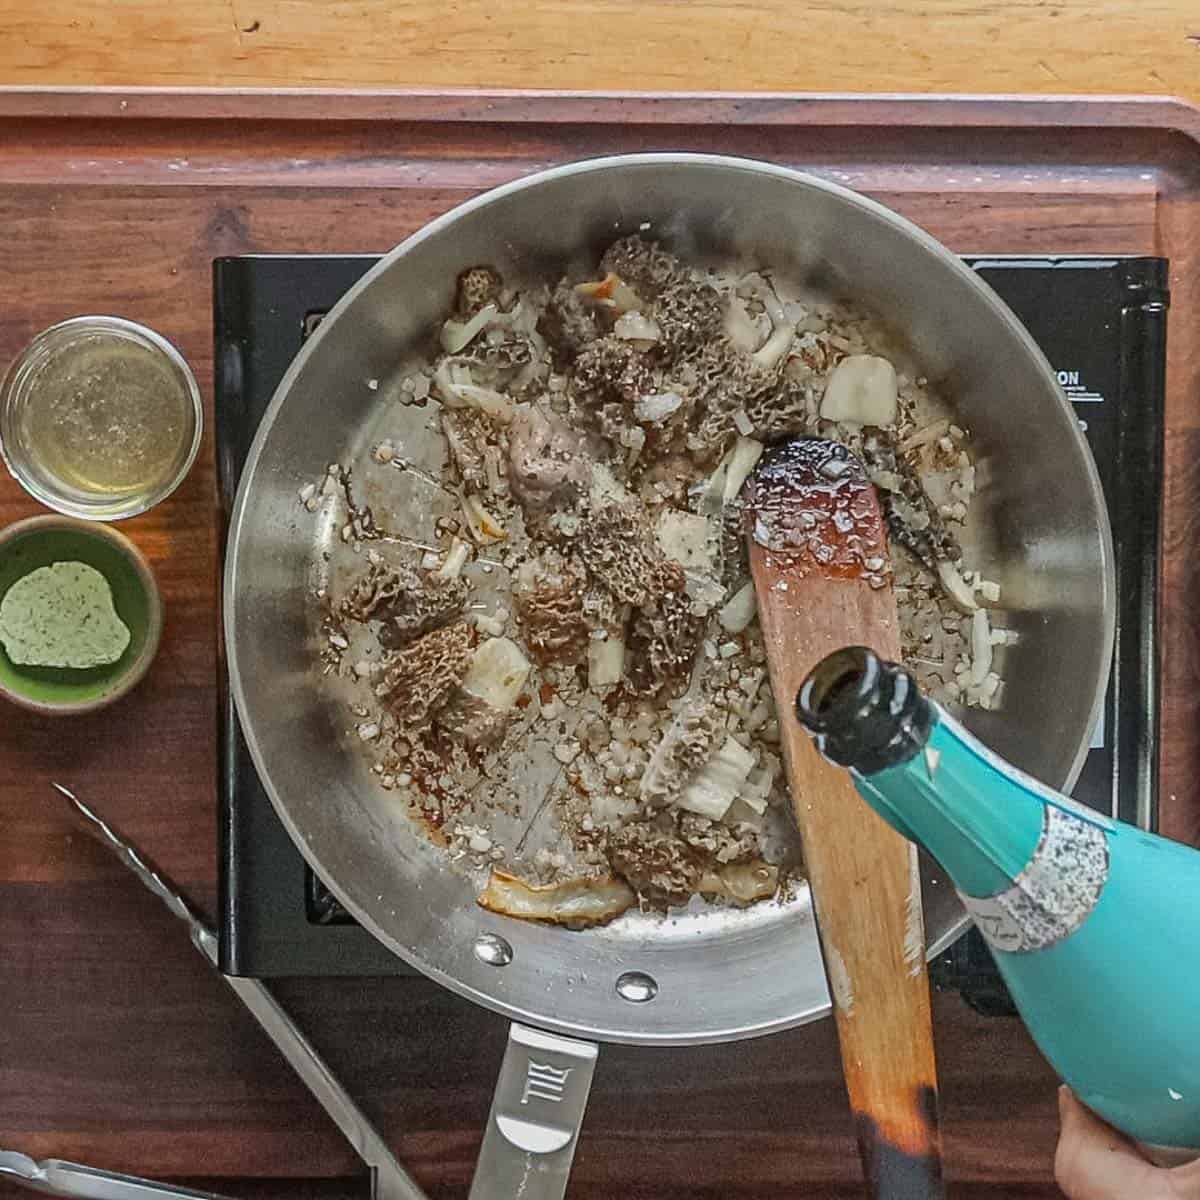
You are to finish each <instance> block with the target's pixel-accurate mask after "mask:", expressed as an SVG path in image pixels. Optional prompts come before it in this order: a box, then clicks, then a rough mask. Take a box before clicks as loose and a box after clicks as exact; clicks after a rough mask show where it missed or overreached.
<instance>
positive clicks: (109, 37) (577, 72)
mask: <svg viewBox="0 0 1200 1200" xmlns="http://www.w3.org/2000/svg"><path fill="white" fill-rule="evenodd" d="M0 29H3V30H4V31H5V36H4V38H3V39H2V41H0V82H4V83H25V84H30V83H37V84H42V83H46V84H101V83H104V84H124V85H128V84H166V85H171V86H181V85H191V84H196V85H208V86H231V85H244V86H286V85H291V86H324V87H331V86H337V87H350V86H386V87H398V86H414V85H419V86H438V87H457V86H462V87H490V86H501V87H520V88H527V87H545V88H564V89H570V90H580V89H583V90H595V89H606V90H612V89H652V90H677V89H685V90H687V89H696V90H703V91H712V90H732V91H743V90H744V91H769V90H778V91H789V92H794V91H822V92H831V91H846V92H912V91H942V92H973V93H978V92H1039V93H1069V92H1080V93H1083V92H1088V93H1098V92H1104V93H1116V92H1132V93H1158V94H1175V95H1179V96H1185V97H1187V96H1191V97H1197V96H1200V11H1198V10H1197V7H1196V4H1195V2H1194V0H894V2H891V3H881V4H870V3H865V2H864V0H827V2H824V3H820V4H805V3H792V2H789V0H689V2H687V3H684V2H681V0H556V2H553V3H545V2H542V3H523V2H521V0H501V2H497V0H406V2H404V3H397V2H396V0H338V2H337V3H328V2H327V0H176V2H174V3H171V2H168V0H45V2H43V3H37V2H36V0H0Z"/></svg>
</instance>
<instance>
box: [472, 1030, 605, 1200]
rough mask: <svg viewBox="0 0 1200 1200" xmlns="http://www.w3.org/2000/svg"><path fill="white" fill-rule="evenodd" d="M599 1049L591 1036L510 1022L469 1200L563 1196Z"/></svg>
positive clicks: (541, 1199) (547, 1199)
mask: <svg viewBox="0 0 1200 1200" xmlns="http://www.w3.org/2000/svg"><path fill="white" fill-rule="evenodd" d="M599 1053H600V1047H599V1046H597V1045H596V1044H595V1042H583V1041H579V1040H578V1039H576V1038H565V1037H558V1036H556V1035H553V1034H549V1033H542V1032H541V1030H538V1029H530V1028H529V1027H528V1026H526V1025H518V1024H517V1023H516V1022H515V1021H514V1022H513V1023H512V1024H511V1025H510V1026H509V1027H508V1046H507V1048H506V1049H505V1051H504V1062H503V1063H502V1064H501V1065H500V1077H499V1078H498V1079H497V1080H496V1092H495V1095H494V1096H493V1097H492V1111H491V1112H490V1113H489V1114H488V1123H487V1129H486V1131H485V1132H484V1135H483V1145H482V1147H481V1148H480V1151H479V1161H478V1162H477V1163H476V1164H475V1178H474V1180H473V1181H472V1183H471V1194H470V1200H513V1197H516V1196H520V1197H521V1200H561V1198H562V1196H564V1195H565V1194H566V1190H567V1179H568V1178H569V1177H570V1174H571V1160H572V1159H573V1158H574V1157H575V1146H576V1144H577V1143H578V1141H579V1127H580V1125H581V1124H582V1123H583V1113H584V1109H585V1108H587V1101H588V1093H589V1092H590V1091H591V1088H592V1072H593V1071H594V1070H595V1067H596V1056H597V1055H598V1054H599Z"/></svg>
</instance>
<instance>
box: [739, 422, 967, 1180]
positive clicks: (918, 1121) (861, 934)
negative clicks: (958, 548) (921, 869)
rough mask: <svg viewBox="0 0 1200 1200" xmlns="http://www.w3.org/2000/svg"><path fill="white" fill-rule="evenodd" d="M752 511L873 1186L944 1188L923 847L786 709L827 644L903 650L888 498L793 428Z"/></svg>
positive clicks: (827, 952)
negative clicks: (870, 800) (870, 801)
mask: <svg viewBox="0 0 1200 1200" xmlns="http://www.w3.org/2000/svg"><path fill="white" fill-rule="evenodd" d="M747 520H748V531H749V539H750V565H751V569H752V571H753V575H754V585H755V589H756V591H757V594H758V612H759V619H760V621H761V622H762V629H763V635H764V637H765V639H766V645H767V661H768V665H769V667H770V673H771V686H772V689H773V690H774V693H775V697H776V700H777V702H778V704H779V709H780V711H779V723H780V733H781V737H782V740H783V749H784V757H785V760H786V763H787V771H788V779H789V782H790V784H791V792H792V806H793V809H794V810H795V814H796V821H797V824H798V825H799V827H800V834H801V837H802V838H803V841H804V859H805V863H806V866H807V871H808V878H809V882H810V885H811V887H812V894H813V902H814V905H815V908H816V914H817V924H818V927H819V929H820V934H821V947H822V951H823V953H824V956H825V968H826V973H827V975H828V977H829V984H830V991H831V993H832V995H833V1008H834V1014H835V1016H836V1019H837V1028H838V1037H839V1040H840V1042H841V1050H842V1064H843V1067H844V1069H845V1075H846V1088H847V1091H848V1092H849V1093H850V1105H851V1108H852V1109H853V1111H854V1116H855V1121H856V1124H857V1133H858V1144H859V1150H860V1153H861V1154H862V1160H863V1170H864V1172H865V1174H866V1179H867V1186H868V1192H869V1194H870V1195H871V1196H872V1197H876V1198H878V1200H927V1198H929V1197H941V1196H943V1195H944V1191H943V1186H942V1167H941V1139H940V1136H939V1133H938V1117H937V1072H936V1066H935V1063H934V1054H933V1031H932V1025H931V1021H930V1011H929V985H928V981H927V979H926V973H925V934H924V925H923V922H922V917H921V885H920V880H919V877H918V873H917V852H916V848H915V847H914V846H912V845H911V844H910V843H908V842H907V841H905V840H904V839H903V838H902V837H901V836H900V835H899V834H897V833H896V832H894V831H893V830H892V829H891V828H889V827H888V826H887V825H886V824H885V823H884V821H883V820H882V819H881V818H880V817H878V816H877V815H876V814H875V813H874V812H873V811H872V810H871V809H870V808H869V807H868V806H867V805H866V804H865V803H864V802H863V801H862V799H861V798H860V797H859V796H858V794H857V792H856V791H855V789H854V784H853V782H852V781H851V779H850V776H849V774H847V772H845V771H843V770H841V769H840V768H838V767H834V766H832V765H831V764H829V763H828V762H826V761H825V760H824V759H823V758H822V757H821V756H820V754H819V753H818V752H817V750H816V748H815V747H814V746H813V744H812V742H811V740H810V739H809V737H808V735H807V734H806V733H805V732H804V730H803V729H802V728H801V726H800V724H799V722H798V721H796V720H792V719H790V706H791V705H792V703H793V701H794V698H795V696H796V693H797V691H798V690H799V688H800V684H801V683H802V682H803V680H804V678H805V676H806V675H807V674H808V672H809V671H810V670H811V669H812V668H813V667H814V666H816V664H817V663H818V662H819V661H820V660H821V659H822V658H824V657H825V656H826V655H827V654H829V653H830V651H832V650H837V649H840V648H841V647H843V646H850V645H864V646H869V647H870V648H871V649H872V650H874V651H876V653H878V654H879V655H881V656H882V657H883V658H884V659H885V660H887V661H892V662H896V661H899V659H900V634H899V628H898V625H897V616H896V600H895V597H894V596H893V595H892V588H891V583H890V577H889V563H888V555H887V541H886V536H885V533H884V525H883V518H882V515H881V513H880V510H879V499H878V497H877V495H876V493H875V489H874V487H873V486H872V485H871V484H870V482H869V481H868V480H867V478H866V474H865V472H864V470H863V466H862V464H861V463H860V462H859V461H858V459H856V458H855V457H854V456H853V455H852V454H851V453H850V452H849V451H848V450H847V449H846V448H845V447H843V446H840V445H838V444H837V443H835V442H828V441H823V440H820V439H816V438H797V439H795V440H793V441H789V442H786V443H783V444H781V445H779V446H776V447H773V448H771V449H769V450H768V451H767V452H766V453H765V454H764V455H763V458H762V461H761V462H760V464H759V467H758V470H757V471H756V473H755V475H754V477H753V479H752V480H751V481H750V483H749V484H748V485H747ZM785 706H786V708H785Z"/></svg>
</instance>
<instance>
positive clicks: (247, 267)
mask: <svg viewBox="0 0 1200 1200" xmlns="http://www.w3.org/2000/svg"><path fill="white" fill-rule="evenodd" d="M376 261H378V260H377V257H376V256H374V255H355V256H334V257H326V256H308V255H250V256H243V257H238V258H223V259H218V260H216V262H215V263H214V265H213V311H214V329H215V343H216V344H215V364H216V370H215V377H216V439H217V460H218V475H219V481H220V488H221V499H222V508H223V512H224V514H225V516H226V518H227V517H228V514H229V512H230V509H231V507H232V503H233V497H234V495H235V493H236V490H237V483H238V478H239V476H240V473H241V470H242V467H243V465H244V462H245V459H246V455H247V453H248V451H249V448H250V443H251V441H252V439H253V437H254V432H255V430H256V429H257V427H258V423H259V421H260V420H261V419H262V416H263V414H264V412H265V411H266V408H267V405H268V403H269V402H270V399H271V396H272V394H273V393H274V390H275V388H276V386H277V384H278V383H279V380H280V379H281V378H282V376H283V373H284V371H285V370H286V369H287V367H288V365H289V363H290V362H291V361H292V358H293V357H294V356H295V354H296V352H297V351H298V350H299V349H300V346H301V345H302V344H303V341H304V339H305V338H306V337H307V336H308V334H309V333H311V331H312V330H313V329H314V328H315V327H316V325H317V323H319V321H320V319H321V317H322V316H323V315H324V313H326V312H327V311H328V310H329V309H330V308H331V307H332V306H333V305H334V303H336V301H337V300H338V299H339V298H340V297H341V296H342V294H343V293H344V292H345V291H346V290H347V289H348V288H349V287H350V286H351V285H352V284H353V283H355V282H356V281H357V280H358V279H359V278H360V277H361V276H362V275H363V274H364V272H366V271H367V269H368V268H370V267H371V266H372V265H374V263H375V262H376ZM967 261H968V262H969V263H970V264H971V265H972V266H973V267H974V269H975V270H976V271H978V272H979V274H980V275H981V276H982V277H983V278H984V279H986V280H987V282H988V283H989V284H990V285H991V286H992V287H993V288H994V289H995V290H996V291H997V292H998V293H999V294H1000V296H1001V297H1002V298H1003V299H1004V300H1006V301H1007V303H1008V304H1009V306H1010V307H1011V308H1012V309H1013V311H1014V312H1015V313H1016V314H1017V316H1018V317H1020V319H1021V320H1022V321H1023V322H1024V323H1025V325H1026V327H1027V328H1028V329H1029V331H1030V333H1031V334H1032V335H1033V337H1034V339H1035V340H1036V341H1037V342H1038V344H1039V345H1040V346H1041V347H1042V349H1043V351H1044V352H1045V354H1046V356H1047V358H1048V359H1049V360H1050V363H1051V365H1052V366H1053V367H1054V369H1055V370H1056V371H1057V373H1058V378H1059V382H1060V384H1061V385H1062V387H1063V389H1064V391H1065V392H1066V395H1067V398H1068V399H1069V400H1070V401H1071V402H1072V404H1073V405H1074V408H1075V412H1076V415H1077V416H1078V418H1079V422H1080V425H1081V427H1082V428H1083V430H1084V433H1085V435H1086V437H1087V440H1088V443H1089V445H1090V446H1091V449H1092V453H1093V455H1094V457H1095V460H1096V465H1097V468H1098V470H1099V474H1100V479H1101V482H1102V484H1103V487H1104V494H1105V498H1106V500H1107V502H1108V506H1109V512H1110V515H1111V518H1112V524H1113V537H1114V542H1115V548H1116V569H1117V583H1118V586H1117V595H1118V616H1117V641H1116V648H1115V652H1114V661H1113V671H1112V678H1111V682H1110V685H1109V690H1108V696H1107V700H1106V703H1105V708H1104V715H1103V719H1102V720H1101V722H1100V724H1099V725H1098V726H1097V729H1096V732H1095V735H1094V736H1093V739H1092V747H1091V749H1090V751H1089V752H1088V756H1087V760H1086V762H1085V763H1084V767H1083V771H1082V773H1081V774H1080V777H1079V780H1078V783H1077V785H1076V787H1075V792H1074V794H1075V797H1076V798H1077V799H1079V800H1080V801H1082V802H1084V803H1086V804H1089V805H1091V806H1092V807H1093V808H1096V809H1099V810H1101V811H1103V812H1106V813H1110V814H1112V815H1114V816H1117V817H1119V818H1121V819H1123V820H1126V821H1135V822H1139V823H1141V824H1143V825H1145V826H1146V827H1148V828H1153V827H1154V825H1155V823H1156V813H1155V809H1154V796H1155V784H1156V778H1155V773H1156V759H1157V742H1158V686H1157V676H1158V657H1157V632H1158V630H1157V612H1156V595H1157V576H1158V545H1159V510H1160V505H1161V499H1162V411H1163V378H1164V370H1165V349H1164V347H1165V337H1166V307H1167V290H1166V286H1167V285H1166V279H1167V264H1166V262H1165V260H1162V259H1157V258H1121V257H1114V258H1101V257H1087V258H1065V257H1064V258H1055V257H1041V258H1016V257H1000V258H986V259H985V258H971V259H968V260H967ZM221 669H222V672H223V669H224V668H223V665H222V668H221ZM224 684H225V680H224V677H222V689H221V696H222V699H221V714H220V716H221V737H220V752H219V757H220V761H219V793H220V805H221V814H220V834H221V837H220V850H219V852H220V868H221V885H220V891H221V920H220V935H221V937H220V941H221V966H222V969H223V970H224V971H226V972H227V973H229V974H233V975H256V976H259V977H264V978H269V977H273V976H283V975H374V974H406V973H411V968H409V967H407V966H406V965H405V964H404V963H403V962H401V960H400V959H398V958H396V957H395V956H394V955H392V954H391V953H390V952H389V951H387V950H385V949H384V948H383V947H382V946H381V945H380V944H379V943H378V942H376V941H375V939H374V938H373V937H371V936H370V935H369V934H368V933H367V932H366V931H365V930H363V929H361V928H360V927H359V926H357V925H356V924H355V923H354V922H353V921H352V920H351V918H350V917H349V916H348V915H347V914H346V913H345V911H344V910H343V909H342V908H341V906H340V905H339V904H338V902H337V901H336V899H335V898H334V897H333V896H332V895H331V893H330V892H329V891H328V890H327V889H326V888H325V887H324V885H323V884H322V883H321V882H320V880H319V879H317V878H316V877H315V875H314V874H313V873H312V871H311V870H310V869H309V868H308V867H307V865H306V864H305V862H304V860H303V859H302V858H301V856H300V854H299V851H297V850H296V848H295V846H294V845H293V844H292V842H291V840H290V839H289V837H288V835H287V833H286V832H285V831H284V829H283V826H282V825H281V824H280V822H279V819H278V818H277V817H276V815H275V811H274V809H273V808H272V807H271V804H270V801H269V800H268V799H267V796H266V793H265V792H264V791H263V788H262V786H261V784H260V783H259V780H258V778H257V776H256V774H255V772H254V768H253V765H252V763H251V762H250V757H249V752H248V751H247V748H246V745H245V742H244V740H243V739H242V735H241V731H240V729H239V727H238V722H237V716H236V713H235V712H234V710H233V706H232V702H231V700H230V699H229V697H228V694H227V690H226V688H225V687H224ZM933 974H934V980H935V982H936V983H937V984H938V985H939V986H943V987H955V988H958V989H959V990H961V991H963V993H964V995H965V996H966V997H967V999H968V1000H969V1001H970V1002H972V1003H973V1004H975V1005H976V1006H977V1007H979V1008H980V1009H981V1010H983V1011H988V1012H995V1013H1005V1012H1010V1011H1011V1006H1010V1004H1009V1002H1008V998H1007V994H1006V993H1005V992H1004V988H1003V984H1002V983H1001V982H1000V980H999V976H998V974H997V973H996V971H995V968H994V966H993V965H992V963H991V960H990V957H989V955H988V952H987V950H986V947H984V945H983V943H982V942H981V941H980V940H979V939H978V937H977V936H976V935H974V934H972V935H968V936H966V937H964V938H963V939H961V940H960V941H959V942H958V943H957V944H956V946H955V947H953V948H951V950H950V951H948V952H947V953H946V954H944V955H942V956H941V958H940V959H939V961H938V962H936V963H935V964H934V968H933Z"/></svg>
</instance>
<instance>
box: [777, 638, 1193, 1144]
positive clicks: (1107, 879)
mask: <svg viewBox="0 0 1200 1200" xmlns="http://www.w3.org/2000/svg"><path fill="white" fill-rule="evenodd" d="M796 711H797V715H798V716H799V718H800V720H801V722H802V724H803V725H804V726H805V727H806V728H807V729H808V731H809V732H810V733H811V734H812V735H813V737H814V738H815V739H816V742H817V745H818V747H819V748H820V750H821V751H822V753H823V754H824V755H825V757H826V758H828V759H829V760H830V761H832V762H834V763H837V764H839V765H841V766H844V767H849V768H850V771H851V773H852V775H853V777H854V781H855V785H856V786H857V788H858V791H859V792H860V793H861V794H862V796H863V798H864V799H865V800H866V801H867V802H868V803H869V804H870V805H871V806H872V807H873V808H874V809H875V810H876V811H877V812H878V813H879V814H880V815H881V816H882V817H883V818H884V819H885V820H887V821H888V822H889V823H890V824H891V825H893V826H894V827H895V828H896V829H897V830H899V831H900V832H901V833H902V834H904V835H905V836H906V837H908V838H910V839H911V840H912V841H914V842H917V843H918V844H919V845H921V846H923V847H924V848H925V849H926V850H927V851H928V852H929V853H930V854H932V855H933V857H934V858H935V859H937V861H938V862H939V863H940V864H941V866H942V868H943V869H944V870H945V872H946V874H947V875H948V876H949V877H950V879H951V880H953V882H954V884H955V886H956V887H957V889H958V892H959V895H960V896H961V897H962V900H963V903H964V904H965V905H966V908H967V912H968V913H969V914H970V915H971V917H972V918H973V920H974V921H975V924H976V925H977V926H978V927H979V930H980V932H981V933H982V934H983V936H984V938H985V939H986V940H987V942H988V944H989V946H990V947H991V949H992V951H993V953H994V957H995V959H996V964H997V966H998V967H999V969H1000V972H1001V974H1002V975H1003V976H1004V980H1005V982H1006V983H1007V984H1008V988H1009V991H1010V992H1011V993H1012V997H1013V1000H1014V1002H1015V1004H1016V1006H1017V1008H1018V1010H1019V1011H1020V1014H1021V1017H1022V1019H1023V1020H1024V1022H1025V1024H1026V1026H1027V1027H1028V1029H1029V1032H1030V1034H1031V1035H1032V1036H1033V1038H1034V1040H1035V1041H1036V1042H1037V1044H1038V1046H1039V1048H1040V1049H1041V1051H1042V1053H1043V1054H1044V1055H1045V1056H1046V1058H1047V1059H1048V1060H1049V1061H1050V1063H1051V1065H1052V1066H1053V1067H1054V1068H1055V1070H1056V1071H1057V1072H1058V1073H1059V1075H1061V1076H1062V1078H1063V1079H1064V1081H1065V1082H1066V1083H1068V1084H1069V1085H1070V1087H1071V1089H1072V1090H1073V1091H1074V1092H1075V1094H1076V1095H1077V1096H1078V1097H1079V1098H1080V1099H1081V1100H1082V1101H1083V1102H1084V1103H1085V1104H1087V1105H1088V1107H1089V1108H1091V1109H1093V1110H1094V1111H1095V1112H1097V1113H1098V1114H1099V1115H1100V1116H1101V1117H1103V1118H1104V1119H1105V1120H1107V1121H1108V1122H1109V1123H1110V1124H1112V1125H1114V1126H1115V1127H1116V1128H1118V1129H1120V1130H1121V1131H1122V1132H1124V1133H1126V1134H1127V1135H1128V1136H1130V1137H1131V1138H1133V1139H1135V1140H1136V1141H1138V1142H1140V1143H1142V1145H1143V1147H1144V1148H1145V1149H1147V1150H1148V1151H1149V1152H1150V1154H1151V1156H1152V1157H1154V1158H1156V1159H1157V1160H1158V1161H1160V1162H1170V1161H1181V1160H1183V1159H1187V1158H1195V1157H1197V1156H1200V852H1197V851H1195V850H1192V849H1189V848H1188V847H1186V846H1182V845H1179V844H1178V843H1175V842H1170V841H1167V840H1166V839H1165V838H1161V837H1156V836H1154V835H1152V834H1148V833H1145V832H1143V831H1142V830H1140V829H1137V828H1136V827H1134V826H1132V825H1126V824H1123V823H1121V822H1118V821H1113V820H1110V819H1108V818H1107V817H1103V816H1100V815H1099V814H1097V813H1094V812H1092V811H1091V810H1090V809H1086V808H1083V807H1082V806H1080V805H1078V804H1076V803H1075V802H1073V801H1071V800H1069V799H1068V798H1067V797H1065V796H1062V795H1060V794H1059V793H1057V792H1055V791H1053V790H1052V789H1051V788H1048V787H1045V786H1043V785H1042V784H1040V783H1038V782H1037V781H1036V780H1034V779H1031V778H1030V777H1029V776H1027V775H1025V774H1023V773H1022V772H1020V771H1018V770H1016V769H1015V768H1014V767H1012V766H1010V765H1009V764H1008V763H1006V762H1004V761H1003V760H1002V759H1001V758H999V757H998V756H997V755H995V754H993V753H992V752H991V751H990V750H988V749H987V748H986V747H985V746H983V745H982V744H981V743H980V742H979V741H977V740H976V739H975V738H974V737H972V736H971V734H969V733H968V732H967V731H966V730H965V729H964V728H963V727H962V726H961V725H960V724H959V723H958V722H957V721H955V720H954V718H953V717H951V716H950V715H949V714H947V713H946V712H945V711H944V710H943V709H942V708H941V707H939V706H938V705H937V704H935V703H934V702H933V701H931V700H929V699H927V698H926V697H924V696H922V695H921V693H920V692H919V690H918V688H917V686H916V684H915V683H914V681H913V679H912V677H911V676H910V675H908V674H907V673H906V672H905V671H904V669H903V668H902V667H898V666H895V665H894V664H891V663H884V662H881V661H880V660H879V659H878V658H877V657H876V656H875V655H874V654H873V653H872V652H871V651H870V650H865V649H862V648H860V647H852V648H848V649H845V650H839V651H836V652H835V653H834V654H832V655H830V656H829V657H828V658H826V659H824V660H823V661H822V662H821V663H819V664H818V665H817V667H816V668H814V670H813V671H812V673H811V674H810V675H809V676H808V678H807V679H806V680H805V682H804V685H803V687H802V688H801V690H800V694H799V696H798V697H797V699H796Z"/></svg>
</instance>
